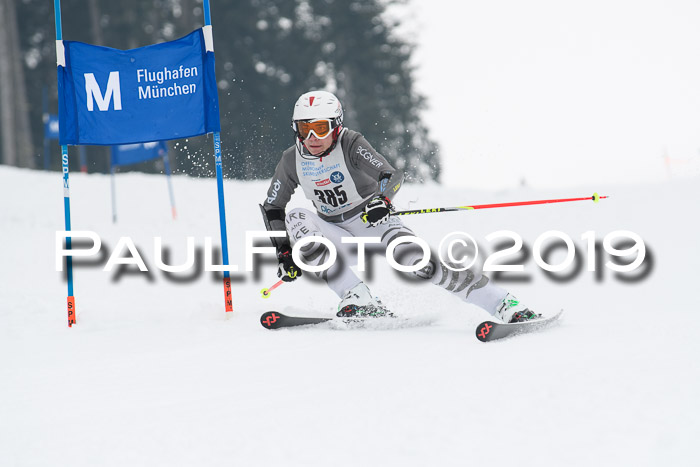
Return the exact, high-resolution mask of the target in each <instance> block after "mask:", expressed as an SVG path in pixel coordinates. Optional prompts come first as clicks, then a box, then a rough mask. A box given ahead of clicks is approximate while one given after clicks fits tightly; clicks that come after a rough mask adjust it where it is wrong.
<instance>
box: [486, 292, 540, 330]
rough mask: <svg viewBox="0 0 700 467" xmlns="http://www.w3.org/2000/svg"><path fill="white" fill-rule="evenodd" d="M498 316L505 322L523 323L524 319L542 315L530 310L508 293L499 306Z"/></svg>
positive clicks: (527, 319)
mask: <svg viewBox="0 0 700 467" xmlns="http://www.w3.org/2000/svg"><path fill="white" fill-rule="evenodd" d="M496 317H497V318H499V319H500V320H501V321H503V322H504V323H522V322H523V321H529V320H531V319H537V318H541V317H542V315H540V314H537V313H535V312H534V311H532V310H530V309H529V308H527V307H526V306H525V305H523V304H522V303H520V300H518V299H517V298H515V297H514V296H512V295H511V294H508V295H506V298H504V299H503V301H502V302H501V304H500V305H499V306H498V309H497V310H496Z"/></svg>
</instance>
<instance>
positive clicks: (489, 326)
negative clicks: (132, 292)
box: [476, 310, 564, 342]
mask: <svg viewBox="0 0 700 467" xmlns="http://www.w3.org/2000/svg"><path fill="white" fill-rule="evenodd" d="M563 312H564V310H560V311H559V313H557V314H556V315H553V316H549V317H546V318H538V319H533V320H530V321H524V322H522V323H496V322H493V321H484V322H483V323H481V324H480V325H478V326H477V327H476V338H477V339H479V340H480V341H481V342H490V341H493V340H496V339H503V338H504V337H510V336H515V335H518V334H525V333H528V332H535V331H540V330H542V329H545V328H548V327H549V326H551V325H552V324H554V323H556V322H557V320H558V319H559V317H560V316H561V314H562V313H563Z"/></svg>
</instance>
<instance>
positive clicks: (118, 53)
mask: <svg viewBox="0 0 700 467" xmlns="http://www.w3.org/2000/svg"><path fill="white" fill-rule="evenodd" d="M205 37H206V39H205ZM212 42H213V41H212V40H211V34H210V31H209V34H208V35H206V34H205V33H204V31H203V30H202V29H198V30H196V31H194V32H192V33H191V34H189V35H187V36H185V37H183V38H181V39H177V40H175V41H172V42H165V43H162V44H156V45H150V46H147V47H141V48H138V49H133V50H117V49H111V48H108V47H98V46H94V45H89V44H84V43H82V42H74V41H63V42H62V44H63V57H61V55H60V54H59V65H58V95H59V112H58V114H59V120H60V125H59V128H60V143H61V144H62V145H63V144H97V145H114V144H128V143H144V142H150V141H161V140H169V139H177V138H186V137H189V136H196V135H202V134H205V133H211V132H217V131H221V130H220V123H219V99H218V96H217V90H216V77H215V74H214V52H213V45H212ZM61 58H63V59H64V60H63V62H62V60H61Z"/></svg>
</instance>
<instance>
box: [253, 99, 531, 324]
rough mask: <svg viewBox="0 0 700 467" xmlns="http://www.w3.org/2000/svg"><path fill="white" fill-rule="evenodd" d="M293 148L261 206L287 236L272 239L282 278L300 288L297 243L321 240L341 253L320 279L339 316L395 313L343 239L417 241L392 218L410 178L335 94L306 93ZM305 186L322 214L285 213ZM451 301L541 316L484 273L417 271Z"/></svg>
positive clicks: (511, 315)
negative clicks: (351, 120) (347, 120)
mask: <svg viewBox="0 0 700 467" xmlns="http://www.w3.org/2000/svg"><path fill="white" fill-rule="evenodd" d="M292 129H293V130H294V135H295V144H294V146H292V147H290V148H288V149H287V150H285V151H284V152H283V153H282V158H281V159H280V162H279V163H278V164H277V168H276V169H275V174H274V176H273V178H272V181H271V183H270V187H269V189H268V191H267V199H266V200H265V202H264V204H263V205H261V210H262V213H263V218H264V221H265V226H266V227H267V229H268V230H277V231H286V233H287V235H286V237H284V238H283V237H276V238H275V237H273V238H272V242H273V244H274V246H275V247H276V249H277V259H278V261H279V266H278V271H277V275H278V276H279V277H280V278H281V279H282V280H283V281H285V282H291V281H294V280H296V279H297V278H298V277H300V276H301V275H302V271H301V269H300V268H299V266H297V264H295V262H294V260H293V258H292V248H291V242H292V241H293V242H296V241H298V240H299V239H301V238H304V237H308V236H322V237H325V238H327V239H328V240H330V241H331V242H332V243H333V244H334V245H335V246H336V248H337V250H338V258H339V261H336V262H335V263H334V264H333V265H332V266H331V267H330V268H329V269H327V270H325V271H323V272H320V273H315V274H317V276H319V277H320V278H322V279H323V280H324V281H325V282H326V283H327V284H328V286H329V287H330V288H331V289H332V290H333V291H334V292H335V293H336V294H337V295H338V296H339V297H340V298H341V301H340V304H339V305H338V313H337V316H340V317H352V316H354V317H380V316H392V313H391V312H390V311H389V310H388V309H387V308H386V307H385V306H384V305H383V304H382V303H381V301H380V300H378V299H377V298H375V297H373V295H372V293H371V292H370V290H369V288H368V287H367V285H366V284H365V283H364V282H362V281H361V280H360V279H359V278H358V277H357V275H355V273H354V272H353V271H352V270H351V269H350V264H351V261H352V260H353V259H354V258H355V257H356V253H355V247H354V246H352V247H351V245H349V244H347V243H341V238H342V237H348V236H363V237H379V238H381V243H382V245H383V246H384V247H385V248H386V246H387V245H388V244H389V243H391V242H392V241H393V240H394V239H396V238H399V237H402V236H415V235H414V233H413V232H412V231H411V230H410V229H409V228H408V227H406V226H405V225H403V222H402V221H401V219H399V218H398V216H391V213H392V211H393V206H392V203H391V201H392V199H393V198H394V196H395V195H396V193H397V192H398V191H399V189H400V187H401V184H402V182H403V173H402V172H400V171H398V170H396V169H395V168H394V167H392V166H391V165H390V164H389V162H387V160H386V159H385V158H384V157H383V156H382V155H381V154H379V153H378V152H377V151H375V150H374V148H373V147H372V146H371V145H370V144H369V143H368V142H367V140H366V139H365V138H364V137H363V136H362V135H361V134H360V133H358V132H356V131H353V130H350V129H348V128H345V127H343V108H342V106H341V103H340V101H339V100H338V98H337V97H336V96H335V95H333V94H332V93H330V92H326V91H312V92H307V93H305V94H303V95H301V97H299V99H298V100H297V102H296V104H295V106H294V113H293V116H292ZM299 185H301V187H302V189H303V190H304V194H305V195H306V197H307V198H308V199H309V200H311V201H312V202H313V204H314V206H315V208H316V212H311V211H309V210H307V209H293V210H291V211H290V212H286V206H287V203H288V202H289V200H290V198H291V196H292V194H293V193H294V191H295V189H296V188H297V186H299ZM300 254H301V257H302V258H303V260H304V263H306V264H308V265H312V266H317V265H321V264H324V262H325V261H326V259H327V256H328V250H327V249H326V247H325V246H324V245H322V244H321V243H319V242H313V243H308V244H306V245H304V246H303V247H302V248H301V249H300ZM395 256H396V257H400V258H403V260H402V261H403V264H405V265H409V266H410V265H415V264H417V263H418V262H419V261H420V260H421V259H422V257H423V255H422V250H421V249H420V248H416V245H415V244H411V243H401V244H399V245H398V246H397V247H396V249H395ZM413 274H415V275H416V276H417V277H419V278H421V279H425V280H430V281H431V282H432V283H433V284H435V285H437V286H440V287H442V288H444V289H445V290H447V291H448V292H450V293H453V294H455V295H457V296H459V297H460V298H461V299H462V300H464V301H465V302H467V303H472V304H475V305H477V306H480V307H481V308H483V309H485V310H486V311H488V312H489V313H490V314H492V315H494V316H495V317H497V318H499V319H501V320H502V321H504V322H506V323H509V322H521V321H527V320H529V319H533V318H537V317H538V316H539V315H537V314H535V313H534V312H533V311H531V310H529V309H528V308H527V307H526V306H524V305H523V304H522V303H520V301H519V300H517V299H516V298H515V297H514V296H512V295H511V294H509V293H508V292H507V291H506V290H504V289H502V288H500V287H498V286H496V285H494V284H493V283H491V282H490V281H489V279H488V277H486V276H484V275H483V274H481V273H480V272H478V271H473V270H469V269H467V270H465V271H453V270H451V269H448V268H447V267H446V266H445V265H443V264H442V263H440V262H439V261H435V260H432V259H431V261H430V262H429V263H428V265H427V266H425V267H423V268H422V269H420V270H418V271H416V272H415V273H413Z"/></svg>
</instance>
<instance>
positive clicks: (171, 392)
mask: <svg viewBox="0 0 700 467" xmlns="http://www.w3.org/2000/svg"><path fill="white" fill-rule="evenodd" d="M173 185H174V190H175V199H176V203H177V210H178V219H177V220H176V221H173V220H172V218H171V215H170V207H169V200H168V193H167V188H166V184H165V179H164V178H163V177H160V176H148V175H142V174H124V175H119V176H118V178H117V208H118V219H119V221H118V223H116V224H113V223H112V213H111V207H110V182H109V177H108V176H104V175H84V174H71V196H72V204H71V208H72V223H73V225H72V227H73V230H91V231H94V232H96V233H97V234H98V235H99V236H100V237H101V239H102V243H103V246H102V248H103V252H104V257H102V258H101V259H100V260H98V261H95V260H93V264H91V265H85V264H83V265H78V266H77V267H76V269H75V297H76V304H77V310H78V324H77V325H76V326H74V327H72V328H68V327H67V325H66V310H65V308H66V305H65V303H66V284H65V282H64V280H63V278H62V275H61V273H59V272H56V270H55V261H56V260H55V257H56V251H55V249H56V246H55V233H56V231H60V230H63V228H64V227H63V189H62V182H61V178H60V175H59V174H57V173H42V172H33V171H26V170H19V169H14V168H8V167H4V166H2V167H0V186H2V194H3V199H4V201H3V202H2V204H1V205H0V232H1V233H0V236H1V238H2V266H3V267H2V269H0V297H1V300H0V320H1V321H0V465H2V466H156V465H159V466H160V465H163V466H165V465H167V466H178V465H183V466H184V465H188V466H204V465H206V466H210V465H212V466H215V465H236V466H282V465H284V466H361V465H368V466H369V465H372V466H375V465H376V466H424V465H435V466H463V465H489V466H490V465H503V466H513V465H538V466H563V465H566V466H590V465H615V466H619V465H635V466H644V465H674V466H683V465H687V466H690V465H698V464H699V463H700V455H698V453H697V450H696V449H694V442H695V438H696V435H697V434H698V433H700V421H699V419H698V413H699V412H700V410H699V409H700V403H699V402H698V397H697V395H698V393H700V371H699V370H698V363H697V359H698V356H699V355H700V343H699V342H700V341H699V340H698V335H700V307H699V306H698V304H697V302H698V300H697V297H696V295H695V294H694V292H695V291H696V290H697V289H696V287H697V284H698V283H699V281H700V272H698V267H697V264H698V261H699V260H700V248H698V246H697V238H698V234H697V232H698V229H699V228H700V221H699V220H698V218H697V214H696V213H697V206H696V204H697V200H698V199H700V185H699V184H698V179H686V180H678V181H675V182H674V183H666V184H658V185H645V186H624V185H619V186H590V187H575V188H570V189H566V190H550V191H535V190H530V189H525V188H522V189H517V190H512V191H508V192H498V193H486V192H476V191H472V190H469V189H464V190H454V189H451V190H447V189H444V188H442V187H440V186H436V185H431V186H406V187H405V188H404V189H403V190H402V192H401V193H400V194H399V196H398V198H397V200H396V201H397V203H396V204H397V207H398V208H399V209H408V208H422V207H437V206H455V205H464V204H481V203H498V202H507V201H517V200H531V199H539V198H557V197H577V196H589V195H591V194H592V193H593V192H594V191H598V192H599V193H600V194H606V195H611V198H610V199H608V200H604V201H601V202H600V203H598V204H594V203H589V202H578V203H566V204H559V205H549V206H532V207H519V208H507V209H491V210H483V211H472V212H459V213H446V214H428V215H422V216H411V217H407V218H406V219H405V222H406V223H407V224H408V225H409V226H411V227H412V228H413V229H414V230H415V231H416V233H417V234H418V235H420V236H422V237H423V238H425V239H426V240H427V241H428V242H429V243H430V244H432V245H435V246H436V245H437V244H438V243H439V242H440V240H441V239H442V238H443V237H444V236H445V235H447V234H448V233H450V232H453V231H466V232H469V233H470V234H471V235H472V236H474V237H475V238H476V239H477V241H478V242H479V243H480V245H483V246H485V247H487V249H488V247H489V242H488V241H486V240H485V238H484V237H485V236H486V235H488V234H489V233H491V232H495V231H499V230H512V231H515V232H517V233H518V234H520V235H521V236H522V238H523V240H524V242H525V244H526V245H527V246H529V247H530V251H531V250H532V246H533V243H534V241H535V239H536V238H537V237H538V236H539V235H541V234H543V233H544V232H546V231H549V230H559V231H562V232H565V233H566V234H568V235H569V236H570V237H571V238H572V239H573V241H574V243H575V244H576V246H577V247H578V248H579V251H578V253H577V257H580V259H581V260H582V266H581V269H580V271H579V272H578V273H576V272H575V271H574V273H572V274H571V276H572V277H571V278H570V279H569V280H566V281H562V282H557V281H555V280H553V279H551V278H548V277H547V276H546V275H545V274H544V273H543V272H542V271H541V270H540V269H539V268H538V267H537V266H536V265H535V262H534V261H533V259H532V254H531V253H530V254H529V256H528V257H527V259H526V260H525V262H524V264H525V272H524V274H525V275H526V276H527V277H526V278H527V279H528V280H527V281H510V282H500V284H501V285H502V286H504V287H506V288H508V289H509V290H511V291H512V292H513V293H514V294H516V295H517V296H518V297H520V298H521V299H522V300H523V301H526V302H527V303H528V304H529V305H530V306H531V307H533V308H534V309H535V310H537V311H539V312H541V313H544V314H552V313H554V312H555V311H557V310H559V309H560V308H565V310H566V312H565V315H564V317H563V319H562V322H561V325H560V326H558V327H556V328H554V329H551V330H547V331H545V332H542V333H540V334H533V335H526V336H519V337H517V338H513V339H508V340H504V341H501V342H493V343H488V344H483V343H480V342H478V341H477V340H476V338H475V337H474V329H475V326H476V325H477V324H478V323H479V322H480V321H482V320H484V319H485V318H487V317H488V316H487V315H486V313H485V312H483V311H481V310H479V309H476V308H473V307H470V306H467V305H465V304H463V303H461V302H459V301H457V300H456V299H455V298H453V297H451V296H448V294H446V293H445V292H444V291H442V290H440V289H438V288H436V287H433V286H431V285H430V284H419V285H415V284H414V283H409V282H405V281H403V280H402V279H400V278H398V276H397V275H396V274H395V273H394V272H393V271H392V270H391V269H390V268H389V266H388V265H387V264H386V263H385V261H384V260H383V259H382V258H378V257H377V258H375V259H374V262H373V273H372V275H371V278H368V279H367V282H368V283H369V285H370V286H371V288H372V291H373V292H374V293H375V294H377V295H378V296H379V297H380V298H381V299H382V300H383V301H384V302H385V303H386V304H388V305H389V307H390V308H392V309H393V310H396V311H397V312H400V313H402V314H406V315H410V316H416V317H422V318H425V319H429V320H430V322H431V324H430V325H428V326H422V327H413V328H406V329H395V330H384V331H377V330H374V331H372V330H352V331H339V330H332V329H328V328H323V327H319V328H312V329H310V328H301V329H290V330H280V331H269V330H266V329H263V328H262V327H261V326H260V324H259V321H258V320H259V317H260V314H261V313H262V312H264V311H267V310H278V311H282V312H288V313H294V312H297V313H302V312H306V313H313V314H314V315H330V314H331V313H332V311H333V310H334V308H335V307H336V306H337V302H338V299H337V297H336V296H335V295H334V294H333V293H332V292H330V291H329V290H326V289H325V288H324V287H323V286H322V285H320V284H317V283H314V282H313V281H311V280H308V277H304V278H302V280H300V281H297V282H295V283H293V284H285V285H283V286H282V287H280V288H279V289H277V290H275V291H274V292H273V294H272V297H270V298H269V299H266V300H263V299H262V298H261V297H260V293H259V292H260V289H262V288H263V287H268V286H270V285H272V284H274V283H275V282H276V280H277V277H276V275H275V264H273V262H267V263H265V264H264V265H262V266H261V268H259V269H258V270H256V273H239V274H234V275H233V277H234V280H233V281H232V286H233V292H234V298H233V304H234V310H235V312H234V314H233V316H231V317H230V319H226V316H225V313H224V308H223V307H224V304H223V287H222V285H221V282H220V281H219V280H215V279H213V278H212V276H211V273H207V274H205V273H203V272H202V273H197V272H194V273H189V276H190V277H189V278H188V277H184V278H183V277H174V276H169V275H167V274H165V273H163V272H162V271H160V270H158V269H157V268H156V267H155V255H154V245H153V243H154V240H153V239H154V237H162V239H163V244H164V245H165V246H167V247H169V248H170V250H171V251H172V255H171V257H170V258H169V259H168V261H167V262H168V263H170V264H179V263H182V262H184V260H185V257H186V249H185V245H186V237H188V236H193V237H194V238H195V244H196V246H197V247H202V246H203V245H204V238H205V237H212V238H213V239H214V244H215V245H219V230H218V225H219V224H218V211H217V202H216V183H215V181H214V180H203V179H201V180H198V179H190V178H186V177H175V178H174V180H173ZM266 187H267V184H266V183H263V182H232V181H227V182H226V183H225V194H226V202H227V206H226V208H227V216H228V230H229V249H230V258H231V263H233V264H238V265H239V266H240V267H241V269H243V268H244V265H245V255H244V251H243V250H244V245H245V231H246V230H262V229H264V226H263V224H262V221H261V217H260V213H259V208H258V206H257V204H258V203H259V202H262V200H263V196H264V193H265V190H266ZM296 196H299V194H297V195H296ZM293 203H294V205H295V206H308V205H307V203H306V201H305V200H303V199H301V198H298V197H295V199H294V200H293ZM615 230H629V231H632V232H635V233H637V234H638V235H640V236H641V237H642V238H643V240H644V242H645V244H646V246H647V249H648V258H647V259H646V260H645V263H644V264H643V268H650V271H649V272H648V274H647V275H646V277H644V278H642V279H639V280H634V277H635V275H636V274H638V272H636V273H629V274H622V276H623V277H622V279H621V278H620V277H619V276H617V275H616V274H615V273H614V272H613V271H611V270H609V269H607V268H606V267H605V266H604V265H603V264H598V265H597V268H598V269H599V270H602V271H603V272H602V274H600V275H599V276H597V274H596V273H595V272H588V271H587V270H586V257H585V251H586V249H585V248H586V243H585V241H584V240H582V239H581V236H582V235H583V234H584V232H587V231H595V232H596V238H597V239H598V240H600V241H601V242H602V240H603V238H604V236H605V235H606V234H608V233H610V232H612V231H615ZM127 236H128V237H131V238H132V239H133V242H134V244H135V245H136V246H137V248H138V250H139V253H140V254H141V255H142V257H143V259H144V261H145V263H146V264H147V266H148V267H149V269H150V273H141V272H138V271H136V272H134V270H133V269H130V270H129V273H126V274H117V273H116V268H115V270H114V271H112V272H104V271H103V270H102V267H103V266H104V263H105V261H106V260H107V257H108V256H109V254H111V253H112V251H113V249H114V248H115V246H116V245H117V242H118V241H119V239H120V237H127ZM559 252H560V253H562V252H561V251H559ZM562 256H563V253H562ZM511 259H512V257H511ZM608 259H609V257H608V256H607V254H603V256H602V260H603V261H602V262H603V263H605V261H608ZM560 260H561V258H558V257H557V256H556V255H555V256H554V257H553V258H552V259H551V262H552V263H555V262H557V261H560ZM567 272H570V270H567V271H564V272H563V273H561V274H560V275H563V274H565V273H567ZM183 275H185V276H187V274H183ZM625 278H627V279H628V280H627V281H624V280H623V279H625ZM630 278H632V280H629V279H630Z"/></svg>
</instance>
